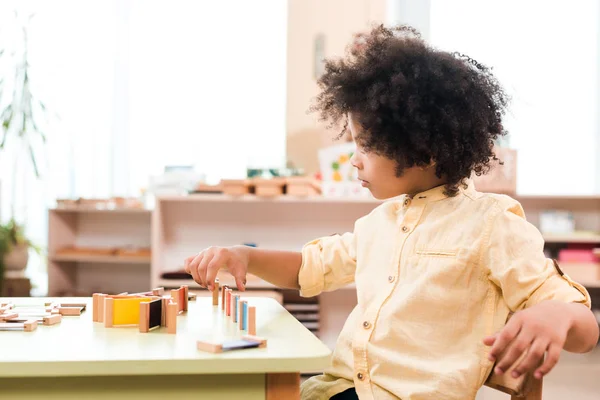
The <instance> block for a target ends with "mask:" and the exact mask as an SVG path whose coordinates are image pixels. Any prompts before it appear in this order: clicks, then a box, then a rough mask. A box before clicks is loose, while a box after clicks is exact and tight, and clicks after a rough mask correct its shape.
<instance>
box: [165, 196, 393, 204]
mask: <svg viewBox="0 0 600 400" xmlns="http://www.w3.org/2000/svg"><path fill="white" fill-rule="evenodd" d="M157 200H159V201H175V202H190V201H191V202H198V201H206V202H236V201H237V202H277V203H279V202H282V203H303V204H305V203H365V204H373V205H374V206H375V205H377V204H380V203H383V201H381V200H377V199H372V198H366V197H324V196H290V195H283V196H273V197H263V196H256V195H253V194H245V195H240V196H234V195H227V194H190V195H187V196H159V197H157Z"/></svg>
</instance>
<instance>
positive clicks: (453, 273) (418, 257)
mask: <svg viewBox="0 0 600 400" xmlns="http://www.w3.org/2000/svg"><path fill="white" fill-rule="evenodd" d="M407 261H408V262H407V265H406V270H405V272H406V278H408V279H409V280H415V279H418V280H421V279H424V278H426V279H427V280H428V281H429V282H430V283H434V284H439V285H446V284H457V283H459V282H460V283H462V284H467V283H468V282H469V280H470V279H472V278H473V275H472V274H473V272H474V271H473V270H472V265H471V263H469V262H468V258H467V257H465V251H461V250H460V249H452V248H417V249H415V251H414V252H413V253H412V255H411V256H410V257H409V258H408V260H407Z"/></svg>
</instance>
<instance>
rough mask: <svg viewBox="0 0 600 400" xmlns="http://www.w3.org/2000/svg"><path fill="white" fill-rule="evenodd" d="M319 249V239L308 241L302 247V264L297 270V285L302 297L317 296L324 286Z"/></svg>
mask: <svg viewBox="0 0 600 400" xmlns="http://www.w3.org/2000/svg"><path fill="white" fill-rule="evenodd" d="M321 250H322V248H321V240H320V239H315V240H313V241H310V242H308V243H307V244H305V245H304V247H303V248H302V265H301V266H300V271H299V272H298V285H299V286H300V296H302V297H314V296H317V295H318V294H320V293H321V292H322V291H323V289H324V287H325V281H324V274H323V270H322V262H321Z"/></svg>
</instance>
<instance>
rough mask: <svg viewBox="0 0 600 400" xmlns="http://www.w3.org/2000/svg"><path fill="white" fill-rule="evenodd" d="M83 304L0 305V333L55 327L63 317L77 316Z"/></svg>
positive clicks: (83, 306) (83, 309) (81, 310)
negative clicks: (47, 326)
mask: <svg viewBox="0 0 600 400" xmlns="http://www.w3.org/2000/svg"><path fill="white" fill-rule="evenodd" d="M85 308H86V305H85V304H67V303H45V304H43V305H39V306H36V305H23V306H19V305H15V304H12V303H3V304H0V331H25V332H32V331H34V330H36V329H37V327H38V325H56V324H58V323H60V322H61V321H62V317H63V316H79V315H81V313H82V312H83V311H85Z"/></svg>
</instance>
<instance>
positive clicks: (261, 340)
mask: <svg viewBox="0 0 600 400" xmlns="http://www.w3.org/2000/svg"><path fill="white" fill-rule="evenodd" d="M242 339H244V340H249V341H251V342H256V343H258V345H259V346H258V347H260V348H261V349H262V348H264V347H267V339H265V338H263V337H258V336H255V335H244V336H242Z"/></svg>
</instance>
